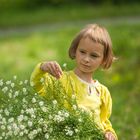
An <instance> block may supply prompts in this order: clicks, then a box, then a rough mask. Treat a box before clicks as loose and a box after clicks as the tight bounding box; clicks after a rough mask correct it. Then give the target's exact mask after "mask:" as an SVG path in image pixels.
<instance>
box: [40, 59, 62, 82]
mask: <svg viewBox="0 0 140 140" xmlns="http://www.w3.org/2000/svg"><path fill="white" fill-rule="evenodd" d="M40 69H41V70H42V71H45V72H48V73H49V74H51V75H52V76H54V77H56V78H57V79H59V78H60V76H61V75H62V69H61V67H60V65H59V64H58V63H57V62H56V61H49V62H44V63H42V64H41V66H40Z"/></svg>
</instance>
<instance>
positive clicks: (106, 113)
mask: <svg viewBox="0 0 140 140" xmlns="http://www.w3.org/2000/svg"><path fill="white" fill-rule="evenodd" d="M101 101H102V105H101V123H102V125H103V128H104V131H105V132H106V131H111V132H112V133H113V134H114V136H115V138H116V140H118V138H117V135H116V133H115V131H114V129H113V128H112V124H111V122H110V121H109V118H110V116H111V113H112V98H111V96H110V92H109V90H108V89H107V88H106V87H103V88H102V95H101Z"/></svg>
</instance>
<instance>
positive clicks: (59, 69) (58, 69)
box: [55, 62, 62, 75]
mask: <svg viewBox="0 0 140 140" xmlns="http://www.w3.org/2000/svg"><path fill="white" fill-rule="evenodd" d="M55 68H56V70H57V72H58V73H59V74H60V75H62V69H61V67H60V65H59V64H58V63H57V62H55Z"/></svg>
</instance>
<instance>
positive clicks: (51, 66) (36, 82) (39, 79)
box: [30, 61, 62, 95]
mask: <svg viewBox="0 0 140 140" xmlns="http://www.w3.org/2000/svg"><path fill="white" fill-rule="evenodd" d="M61 74H62V70H61V68H60V66H59V64H58V63H57V62H55V61H49V62H44V63H39V64H38V65H37V66H36V67H35V69H34V71H33V72H32V74H31V78H30V83H31V85H32V86H33V87H34V88H35V89H36V91H37V92H38V93H40V94H41V95H43V93H44V84H43V82H45V84H47V83H46V82H47V80H48V79H50V77H51V75H52V76H53V77H56V78H60V76H61ZM46 79H47V80H46ZM43 80H46V81H43Z"/></svg>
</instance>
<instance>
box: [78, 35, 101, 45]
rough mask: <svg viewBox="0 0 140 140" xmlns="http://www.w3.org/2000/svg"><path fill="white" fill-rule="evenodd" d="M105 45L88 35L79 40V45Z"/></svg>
mask: <svg viewBox="0 0 140 140" xmlns="http://www.w3.org/2000/svg"><path fill="white" fill-rule="evenodd" d="M85 45H87V46H99V47H100V46H103V45H102V44H101V43H99V42H97V41H95V40H93V39H91V38H89V37H86V38H81V40H80V41H79V45H78V46H85Z"/></svg>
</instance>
